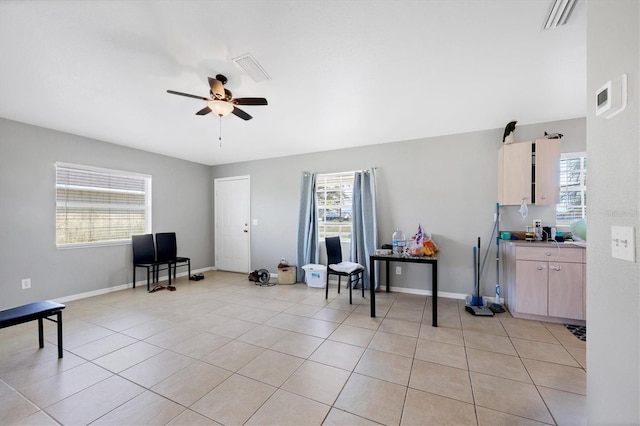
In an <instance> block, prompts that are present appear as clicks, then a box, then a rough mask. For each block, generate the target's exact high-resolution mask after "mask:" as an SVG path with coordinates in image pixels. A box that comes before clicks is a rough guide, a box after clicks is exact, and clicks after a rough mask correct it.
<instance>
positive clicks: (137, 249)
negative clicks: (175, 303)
mask: <svg viewBox="0 0 640 426" xmlns="http://www.w3.org/2000/svg"><path fill="white" fill-rule="evenodd" d="M131 248H132V249H133V288H136V268H146V269H147V291H149V290H150V288H149V287H150V282H151V280H150V278H149V275H150V274H152V275H153V282H154V283H155V282H157V281H158V271H159V270H160V269H161V268H160V267H161V266H163V265H167V267H166V269H167V270H168V271H169V286H171V264H170V263H169V262H168V261H166V260H165V261H159V260H157V259H156V248H155V245H154V243H153V234H143V235H132V236H131Z"/></svg>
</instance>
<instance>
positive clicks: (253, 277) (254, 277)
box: [248, 269, 276, 287]
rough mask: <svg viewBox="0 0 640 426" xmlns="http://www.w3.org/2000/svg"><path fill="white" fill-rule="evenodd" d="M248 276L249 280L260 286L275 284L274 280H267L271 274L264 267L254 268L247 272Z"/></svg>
mask: <svg viewBox="0 0 640 426" xmlns="http://www.w3.org/2000/svg"><path fill="white" fill-rule="evenodd" d="M248 278H249V281H255V283H256V285H259V286H260V287H264V286H272V285H275V284H276V283H275V282H273V283H271V282H269V280H270V279H271V274H270V273H269V271H267V270H266V269H256V270H255V271H253V272H251V273H250V274H249V277H248Z"/></svg>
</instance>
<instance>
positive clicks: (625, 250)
mask: <svg viewBox="0 0 640 426" xmlns="http://www.w3.org/2000/svg"><path fill="white" fill-rule="evenodd" d="M634 231H635V228H634V227H633V226H612V227H611V257H615V258H616V259H622V260H627V261H629V262H635V261H636V236H635V232H634Z"/></svg>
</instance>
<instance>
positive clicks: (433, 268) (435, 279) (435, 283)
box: [431, 262, 438, 327]
mask: <svg viewBox="0 0 640 426" xmlns="http://www.w3.org/2000/svg"><path fill="white" fill-rule="evenodd" d="M431 281H432V283H431V286H432V292H433V306H432V309H431V311H432V315H433V317H432V318H431V325H432V326H433V327H437V326H438V263H437V262H436V263H432V264H431Z"/></svg>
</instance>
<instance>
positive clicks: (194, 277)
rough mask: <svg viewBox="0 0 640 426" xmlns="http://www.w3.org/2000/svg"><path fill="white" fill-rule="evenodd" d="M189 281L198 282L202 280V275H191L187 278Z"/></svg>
mask: <svg viewBox="0 0 640 426" xmlns="http://www.w3.org/2000/svg"><path fill="white" fill-rule="evenodd" d="M189 279H190V280H191V281H200V280H204V274H193V275H191V276H190V277H189Z"/></svg>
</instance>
